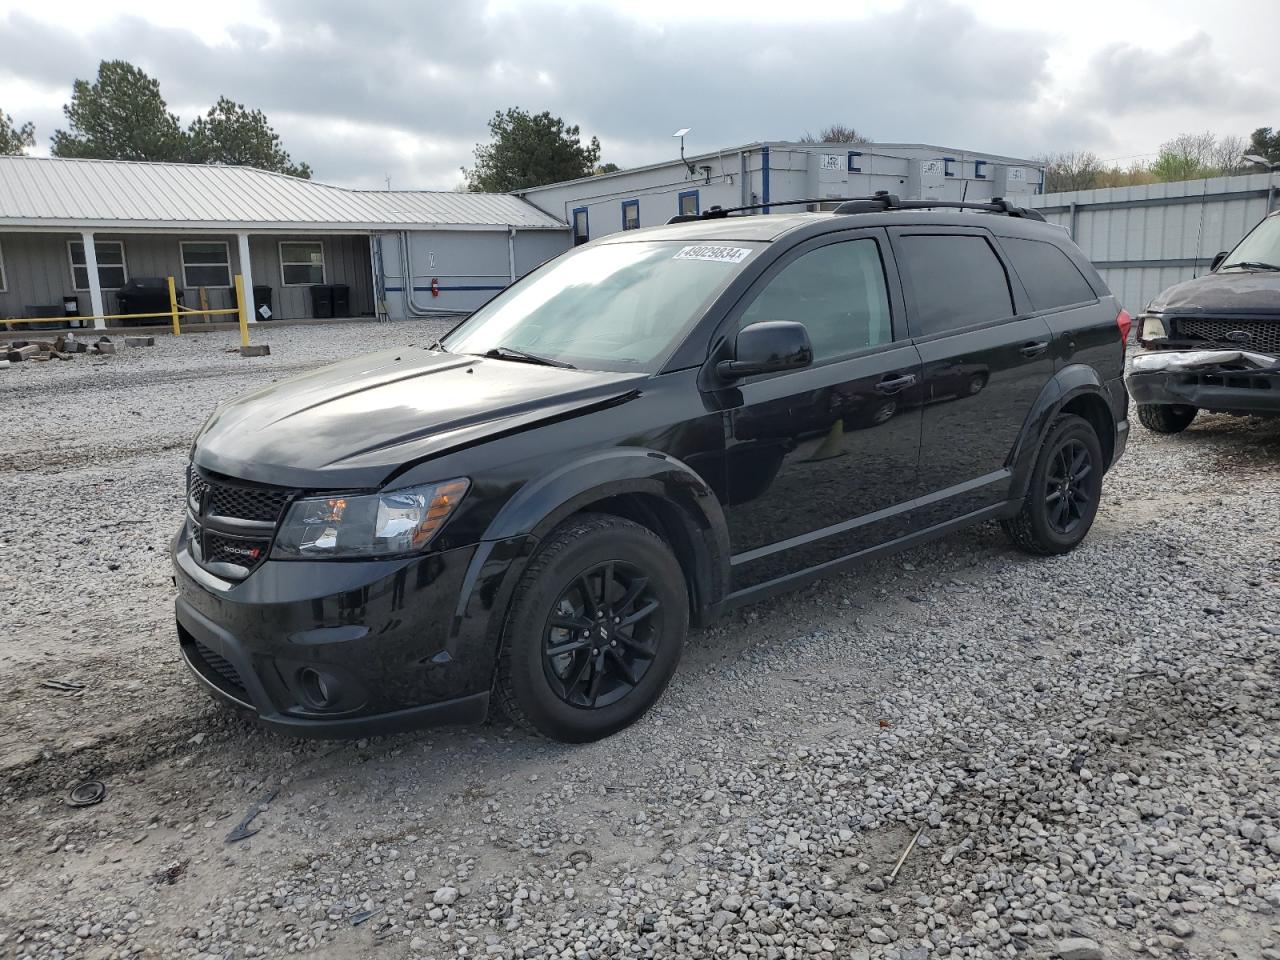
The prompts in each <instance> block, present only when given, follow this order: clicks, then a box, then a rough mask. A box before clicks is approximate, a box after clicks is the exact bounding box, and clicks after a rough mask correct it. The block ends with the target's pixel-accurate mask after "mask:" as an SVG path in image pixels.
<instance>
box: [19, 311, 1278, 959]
mask: <svg viewBox="0 0 1280 960" xmlns="http://www.w3.org/2000/svg"><path fill="white" fill-rule="evenodd" d="M437 330H438V326H428V325H421V324H420V325H412V324H390V325H386V324H384V325H375V324H350V325H332V326H326V327H324V328H323V329H321V328H317V327H291V328H276V329H268V330H263V331H255V334H254V336H255V339H263V340H266V341H267V342H269V343H270V344H271V346H272V349H273V356H271V357H270V358H266V359H253V360H250V359H242V358H240V357H238V356H235V355H232V354H226V353H224V352H223V350H224V349H225V348H226V347H229V346H233V345H234V343H235V339H234V334H225V335H224V334H217V333H209V334H204V335H201V336H189V337H184V338H182V339H181V340H180V341H174V340H170V339H168V338H163V339H161V340H159V341H158V345H157V346H156V347H155V348H152V349H145V350H144V349H141V348H139V349H135V350H131V351H125V352H123V353H122V354H121V355H120V356H117V357H114V358H104V359H102V360H97V361H95V360H90V359H87V358H85V357H80V358H78V359H77V360H76V361H75V362H73V363H69V364H54V363H48V364H40V365H37V364H30V363H28V364H23V365H21V367H15V368H13V369H10V370H6V371H0V399H2V400H3V402H4V405H5V410H6V411H7V413H8V416H7V418H6V419H7V422H8V424H9V429H8V430H7V431H6V432H5V435H4V437H3V439H0V498H2V499H3V502H4V503H5V504H6V506H7V509H6V511H5V512H4V514H3V517H2V518H0V553H2V555H3V557H4V563H3V566H2V568H0V598H3V602H4V605H5V623H6V627H7V630H6V634H5V640H4V642H3V643H2V644H0V771H3V782H2V783H0V957H72V956H75V957H90V958H107V957H128V956H143V957H148V958H152V957H154V958H161V957H196V956H199V957H201V958H202V960H203V958H209V960H212V958H241V957H255V956H259V957H277V956H283V955H286V954H289V953H294V952H306V953H308V954H309V955H311V956H315V957H325V958H330V957H335V958H336V957H365V956H371V955H377V956H388V957H433V958H444V957H464V956H466V957H470V956H481V955H483V956H495V957H548V958H550V957H564V958H571V960H585V958H603V957H623V956H626V957H632V956H634V957H647V956H673V955H682V956H688V957H723V958H726V960H796V958H813V960H847V958H863V957H886V958H898V960H925V958H930V957H946V956H950V957H1016V956H1022V957H1030V958H1049V957H1053V956H1060V957H1062V958H1064V960H1083V958H1088V957H1108V958H1110V957H1129V956H1142V955H1151V956H1155V957H1166V956H1167V957H1196V958H1214V957H1237V958H1250V960H1252V958H1265V960H1280V732H1278V731H1280V728H1278V727H1277V720H1280V695H1278V694H1277V689H1278V681H1280V554H1278V552H1277V538H1276V533H1275V530H1276V521H1277V517H1278V516H1280V471H1277V464H1278V463H1280V423H1276V422H1271V423H1261V422H1257V421H1253V422H1246V421H1237V420H1232V419H1229V418H1222V417H1203V418H1202V419H1201V420H1198V421H1197V422H1196V424H1195V425H1194V426H1193V427H1192V429H1191V430H1190V431H1189V432H1188V433H1186V434H1184V435H1183V436H1181V437H1176V438H1164V437H1155V436H1153V435H1151V434H1148V433H1146V432H1145V431H1142V430H1140V429H1137V430H1135V435H1134V437H1133V440H1132V442H1131V444H1130V449H1129V452H1128V454H1127V455H1126V457H1125V458H1124V459H1123V460H1122V461H1121V463H1120V465H1119V466H1118V467H1117V469H1116V470H1115V471H1114V473H1113V474H1111V475H1110V476H1109V477H1108V481H1107V496H1106V501H1105V505H1104V507H1103V509H1102V511H1101V513H1100V515H1099V518H1098V522H1097V525H1096V526H1095V529H1094V531H1093V533H1092V534H1091V536H1090V538H1089V540H1088V541H1087V542H1086V544H1085V545H1084V546H1083V547H1082V548H1081V549H1079V550H1078V551H1076V552H1075V553H1073V554H1072V555H1070V556H1067V557H1063V558H1057V559H1051V560H1035V559H1030V558H1027V557H1024V556H1022V555H1020V554H1017V553H1014V552H1013V551H1012V550H1011V549H1010V548H1009V547H1008V546H1007V545H1006V544H1005V543H1004V541H1003V539H1002V538H1001V536H1000V535H999V532H998V530H996V529H995V528H993V527H983V528H979V529H977V530H974V531H969V532H966V533H962V534H959V535H956V536H953V537H951V538H949V539H947V540H944V541H941V542H939V543H936V544H932V545H930V546H927V547H924V548H920V549H917V550H914V551H912V552H910V553H906V554H902V555H900V556H899V557H896V558H894V559H893V560H891V561H889V562H886V563H882V564H879V565H877V566H876V567H874V568H871V569H866V570H862V571H858V572H855V573H852V574H849V575H846V576H841V577H836V578H832V579H830V580H827V581H823V582H821V583H818V584H815V585H813V586H811V587H809V588H807V589H805V590H803V591H801V592H799V593H796V594H792V595H790V596H787V597H784V598H781V599H779V600H776V601H772V602H770V603H765V604H759V605H756V606H754V607H751V608H748V609H746V610H744V611H742V612H740V613H738V614H735V615H734V616H733V617H731V618H729V619H728V620H726V621H724V622H722V623H721V624H719V625H717V626H716V627H714V628H713V629H710V630H707V631H703V632H701V633H699V634H696V635H695V636H694V637H693V638H692V640H691V643H690V646H689V649H688V651H687V654H686V658H685V661H684V663H683V664H682V666H681V669H680V671H679V673H678V674H677V677H676V680H675V682H674V683H673V684H672V687H671V689H670V691H669V692H668V693H667V694H666V696H665V697H664V698H663V700H662V701H661V703H660V704H659V705H658V707H657V708H656V709H655V710H654V711H652V713H651V714H650V715H649V716H648V717H647V718H646V719H645V720H643V721H642V722H640V723H639V724H637V725H636V726H635V727H633V728H631V729H629V730H626V731H624V732H622V733H620V734H618V735H617V736H614V737H612V738H610V739H609V740H607V741H605V742H603V743H598V744H592V745H589V746H582V747H565V746H560V745H552V744H548V743H545V742H541V741H538V740H535V739H533V738H531V737H529V736H526V735H525V734H523V733H521V732H519V731H516V730H513V729H510V728H509V727H508V726H506V725H504V724H502V723H497V724H491V725H488V726H484V727H475V728H466V729H444V730H434V731H428V732H426V733H422V734H412V735H404V736H399V737H392V738H385V739H377V740H371V741H359V742H355V743H316V742H304V741H294V740H288V739H285V738H282V737H279V736H276V735H272V734H267V733H264V732H262V731H260V730H258V729H256V728H254V727H252V726H250V725H248V724H247V723H245V722H244V721H242V720H239V719H237V718H235V717H233V716H229V715H227V714H225V713H224V712H223V711H221V710H218V709H216V708H214V707H213V705H212V704H211V703H210V702H209V701H208V700H207V699H206V698H205V697H204V696H203V694H201V693H200V691H199V690H198V689H197V688H196V686H195V683H194V682H193V681H192V680H190V679H188V677H187V676H186V675H185V672H184V670H183V668H182V667H181V665H180V663H179V660H178V656H177V649H176V644H175V642H174V640H173V637H172V625H171V607H170V604H171V600H172V588H171V585H170V582H169V573H168V570H167V563H166V560H165V556H164V551H165V546H166V542H167V539H168V537H169V535H170V533H171V531H172V529H173V528H174V527H176V524H177V522H178V517H179V515H180V511H181V499H182V496H181V474H182V466H183V462H184V458H185V455H186V448H187V444H188V443H189V439H190V437H191V435H192V434H193V433H194V432H195V430H196V429H197V428H198V427H199V425H200V423H201V421H202V420H203V419H204V417H205V416H206V415H207V414H208V412H209V411H210V409H211V408H212V406H213V404H214V402H215V401H216V399H217V398H219V397H221V396H225V395H229V394H232V393H235V392H239V391H242V390H245V389H248V388H249V387H251V386H254V385H257V384H261V383H263V382H265V381H268V380H270V379H275V378H278V377H282V376H287V375H289V374H291V373H295V372H298V371H300V370H303V369H306V368H308V367H310V366H313V365H315V364H317V363H319V362H322V361H324V360H327V359H329V358H331V357H338V356H341V355H342V354H344V353H346V352H348V351H351V350H361V349H374V348H376V347H379V346H383V345H387V344H397V343H404V344H412V343H424V342H426V341H427V340H428V339H429V337H430V336H431V335H433V334H434V333H435V332H437ZM15 413H16V416H15V415H14V414H15ZM45 681H60V682H61V683H62V686H63V687H64V688H66V689H56V688H54V687H50V686H45V685H44V682H45ZM86 776H96V777H98V778H99V779H102V780H103V781H105V783H106V785H107V790H108V793H107V797H106V799H105V801H104V802H103V803H101V804H100V805H98V806H94V807H88V808H84V809H73V808H69V807H67V806H66V805H65V804H64V802H63V796H64V793H65V790H66V789H67V787H68V786H70V785H71V784H72V783H74V782H76V781H77V780H79V779H81V778H83V777H86ZM268 798H271V799H268ZM253 809H257V810H259V811H260V812H259V813H258V816H257V818H256V819H255V820H254V822H253V826H254V827H256V828H259V830H260V832H258V833H257V834H255V835H254V836H253V837H251V838H250V839H248V840H244V841H242V842H239V843H233V844H228V843H226V842H224V840H225V837H226V835H227V834H228V832H229V831H230V830H231V828H232V827H233V826H234V825H235V824H236V823H237V822H238V821H239V820H240V818H241V817H243V816H244V815H245V813H246V811H248V810H253ZM913 839H914V840H915V843H914V847H911V841H912V840H913ZM908 848H910V852H909V853H907V854H906V856H905V859H904V860H903V862H902V864H901V867H900V869H899V871H898V872H897V875H896V876H894V875H893V871H894V868H895V865H896V864H897V863H898V861H899V859H900V857H902V855H903V853H904V851H907V850H908Z"/></svg>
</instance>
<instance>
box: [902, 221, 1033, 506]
mask: <svg viewBox="0 0 1280 960" xmlns="http://www.w3.org/2000/svg"><path fill="white" fill-rule="evenodd" d="M891 232H892V235H893V244H894V249H895V251H896V253H897V260H898V266H899V269H900V270H901V275H902V283H903V289H904V293H905V296H906V301H907V314H908V318H909V320H908V322H909V325H910V332H911V336H912V339H913V340H914V342H915V344H916V346H917V348H918V349H919V351H920V359H921V361H922V363H923V374H924V380H923V386H924V395H923V397H922V401H923V404H924V406H923V408H922V420H921V438H920V474H919V488H918V489H919V490H920V491H921V492H929V493H933V492H939V491H947V495H946V496H944V497H942V498H940V499H939V500H938V501H937V502H935V503H934V504H933V505H932V507H931V508H930V509H931V514H932V515H930V516H928V517H923V518H921V519H922V520H924V521H925V522H926V523H928V524H932V523H938V522H942V521H944V520H946V519H949V518H950V517H955V516H962V515H964V514H966V513H970V512H972V511H974V510H978V509H981V508H982V507H986V506H990V505H992V504H995V503H998V502H1000V501H1002V500H1004V499H1007V497H1008V496H1009V484H1010V480H1011V474H1010V471H1009V459H1010V454H1011V453H1012V451H1013V448H1014V445H1015V444H1016V443H1017V440H1018V436H1019V434H1020V432H1021V430H1022V424H1023V420H1024V419H1025V417H1026V414H1027V411H1028V410H1030V409H1031V407H1032V405H1033V404H1034V402H1035V400H1036V397H1037V396H1039V394H1040V391H1041V390H1042V389H1043V387H1044V385H1045V384H1046V383H1047V382H1048V380H1049V379H1050V377H1052V376H1053V358H1052V355H1051V353H1050V350H1049V341H1050V331H1049V327H1048V324H1047V323H1046V322H1045V320H1044V319H1043V318H1042V317H1038V316H1026V315H1025V314H1024V315H1020V314H1019V313H1018V310H1017V307H1016V306H1015V300H1014V295H1013V289H1012V286H1011V283H1010V271H1009V268H1008V265H1007V264H1006V263H1005V261H1004V260H1003V258H1002V254H1001V253H1000V251H999V248H998V247H997V245H996V244H995V243H993V241H992V238H991V236H990V235H989V234H988V233H987V232H986V231H985V230H983V229H980V228H973V229H947V228H929V229H928V230H927V231H924V230H918V229H913V228H894V229H893V230H892V231H891Z"/></svg>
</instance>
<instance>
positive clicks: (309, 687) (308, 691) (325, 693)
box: [298, 667, 338, 707]
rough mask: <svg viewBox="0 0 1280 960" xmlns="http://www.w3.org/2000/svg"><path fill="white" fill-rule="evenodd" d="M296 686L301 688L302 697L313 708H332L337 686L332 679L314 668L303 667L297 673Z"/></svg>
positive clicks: (335, 698) (336, 696)
mask: <svg viewBox="0 0 1280 960" xmlns="http://www.w3.org/2000/svg"><path fill="white" fill-rule="evenodd" d="M298 685H299V686H300V687H301V688H302V695H303V696H304V697H306V698H307V700H308V701H309V703H310V705H311V706H313V707H328V706H332V705H333V702H334V701H335V700H337V698H338V691H337V684H336V682H335V681H334V679H333V677H331V676H329V675H328V674H326V673H321V672H320V671H319V670H316V669H315V668H314V667H303V668H302V669H301V670H299V671H298Z"/></svg>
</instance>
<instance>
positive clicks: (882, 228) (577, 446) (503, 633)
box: [172, 197, 1129, 741]
mask: <svg viewBox="0 0 1280 960" xmlns="http://www.w3.org/2000/svg"><path fill="white" fill-rule="evenodd" d="M909 206H911V205H910V204H909V203H899V202H897V201H896V200H895V198H892V197H877V198H865V199H862V200H857V201H852V202H850V203H848V204H845V205H843V206H841V207H840V208H839V209H838V210H837V211H836V212H835V213H809V214H796V215H792V214H775V215H771V216H726V215H725V214H726V213H727V211H708V212H707V213H704V214H702V215H700V216H696V217H685V218H681V219H684V220H687V221H691V222H680V223H673V224H671V225H668V226H664V227H656V228H653V229H648V230H635V231H627V232H626V233H620V234H616V235H614V236H610V237H607V238H603V239H601V240H597V241H595V242H593V243H589V244H585V245H583V246H579V247H577V248H575V249H574V250H573V251H571V252H569V253H566V254H565V255H563V256H561V257H559V258H557V259H555V260H553V261H551V262H550V263H548V264H545V265H544V266H542V267H541V268H539V269H538V270H536V271H535V272H534V273H532V274H531V275H529V276H528V277H526V278H524V279H523V280H521V281H519V282H517V283H516V284H514V285H513V286H511V287H510V288H508V289H507V290H506V291H504V292H503V293H501V294H499V295H498V296H497V297H496V298H495V299H494V300H492V301H491V302H490V303H489V304H487V305H486V306H484V307H482V308H481V309H480V310H479V311H477V312H476V313H474V314H473V315H472V316H471V317H469V318H468V319H467V320H465V321H464V322H463V323H462V324H461V325H460V326H458V327H457V328H456V329H455V330H454V331H453V332H451V333H450V334H448V335H447V336H445V337H444V338H443V339H442V340H441V341H440V342H439V343H432V344H430V345H429V346H419V347H408V346H406V347H402V348H400V349H395V350H385V351H383V352H381V353H375V354H372V355H370V356H365V357H358V358H354V359H350V360H346V361H344V362H341V363H338V364H335V365H333V366H329V367H325V368H323V369H318V370H315V371H312V372H310V373H307V374H305V375H303V376H300V377H297V378H296V379H292V380H288V381H284V382H280V383H275V384H272V385H270V386H267V387H264V388H263V389H260V390H258V391H256V392H254V393H250V394H248V395H246V396H242V397H239V398H237V399H234V400H231V401H229V402H226V403H224V404H222V405H221V406H219V407H218V409H217V410H216V411H215V412H214V413H213V415H212V416H211V417H210V418H209V421H208V422H207V423H206V424H205V425H204V427H203V428H202V429H201V431H200V433H199V435H198V436H197V438H196V440H195V443H194V444H193V446H192V450H191V462H190V465H189V467H188V480H187V511H186V517H185V520H184V522H183V524H182V528H181V530H180V531H179V532H178V534H177V535H176V537H175V538H174V541H173V545H172V553H173V563H174V568H175V576H176V581H177V585H178V599H177V611H176V612H177V632H178V638H179V641H180V644H181V650H182V655H183V657H184V659H185V660H186V662H187V664H188V665H189V666H190V668H191V669H192V670H193V671H194V672H195V674H196V676H197V677H199V678H200V680H201V681H202V682H203V683H204V684H205V686H207V688H208V689H209V691H210V692H211V693H212V694H213V695H214V696H215V697H217V698H219V699H221V700H224V701H226V702H228V703H231V704H234V705H236V706H238V707H240V708H243V709H244V710H247V711H250V712H252V713H253V714H254V715H256V716H257V717H258V718H259V719H260V720H261V721H262V722H263V723H265V724H266V725H268V726H270V727H272V728H275V729H279V730H284V731H287V732H292V733H298V734H316V735H327V736H344V735H355V734H364V733H367V732H377V731H384V730H391V729H397V728H403V727H408V726H414V725H418V724H426V723H433V722H442V721H477V720H480V719H482V718H483V717H484V716H485V715H486V713H487V712H488V711H489V708H490V706H491V705H492V704H500V705H501V707H502V709H503V711H504V712H505V713H506V714H507V715H508V716H509V717H510V718H512V719H513V720H514V721H516V722H518V723H520V724H523V725H525V726H528V727H530V728H532V729H534V730H536V731H539V732H541V733H543V734H545V735H547V736H550V737H554V738H558V739H561V740H566V741H585V740H592V739H596V738H599V737H602V736H605V735H607V734H609V733H611V732H613V731H615V730H618V729H619V728H621V727H623V726H625V725H627V724H629V723H631V722H632V721H633V720H635V719H636V718H637V717H639V716H640V715H641V714H643V713H644V712H645V710H647V709H648V708H649V706H650V705H651V704H653V702H654V701H655V700H656V699H657V698H658V696H659V695H660V694H661V692H662V690H663V689H664V687H665V686H666V685H667V682H668V681H669V680H670V679H671V676H672V674H673V672H674V671H675V669H676V664H677V662H678V661H679V659H680V653H681V649H682V646H683V644H684V641H685V634H686V632H687V630H688V628H689V626H690V625H691V624H693V625H701V624H706V623H708V622H709V621H711V620H712V619H713V618H715V617H716V616H717V615H719V614H722V613H724V612H725V611H728V610H731V609H733V608H734V607H736V606H738V605H740V604H743V603H746V602H749V601H752V600H756V599H759V598H761V597H764V596H766V595H768V594H770V593H772V592H775V591H778V590H784V589H788V588H792V587H795V586H796V585H798V584H800V583H803V582H805V581H806V580H808V579H810V578H813V577H817V576H823V575H826V574H830V573H832V572H834V571H836V570H839V569H841V568H842V567H844V566H845V565H847V564H849V563H852V562H855V561H860V560H867V559H869V558H874V557H879V556H883V555H884V554H886V553H887V552H890V551H894V550H899V549H902V548H905V547H909V546H912V545H915V544H918V543H921V542H922V541H925V540H928V539H931V538H933V537H937V536H941V535H943V534H946V533H948V532H951V531H954V530H957V529H959V528H961V527H965V526H968V525H971V524H974V523H979V522H982V521H988V520H999V521H1001V522H1002V523H1003V524H1004V526H1005V529H1006V530H1007V532H1008V533H1009V535H1010V537H1011V538H1012V540H1013V541H1014V543H1015V544H1017V545H1018V546H1020V547H1022V548H1023V549H1025V550H1027V551H1030V552H1033V553H1039V554H1057V553H1063V552H1065V551H1067V550H1070V549H1072V548H1073V547H1075V546H1076V545H1077V544H1078V543H1080V541H1081V540H1082V539H1083V538H1084V536H1085V534H1086V533H1087V532H1088V530H1089V528H1090V525H1091V524H1092V522H1093V518H1094V515H1095V512H1096V511H1097V509H1098V501H1099V498H1100V495H1101V492H1102V478H1103V474H1104V472H1105V471H1106V470H1107V469H1108V468H1109V467H1110V466H1111V465H1112V464H1113V463H1114V462H1115V460H1116V458H1117V457H1119V456H1120V454H1121V452H1122V451H1123V449H1124V446H1125V439H1126V437H1127V432H1128V422H1127V421H1126V419H1125V417H1126V410H1127V405H1128V397H1127V395H1126V393H1125V390H1124V381H1123V356H1124V348H1123V343H1124V340H1125V338H1126V336H1127V334H1128V328H1129V317H1128V315H1127V314H1125V313H1124V312H1123V311H1122V310H1120V308H1119V307H1118V306H1117V305H1116V302H1115V299H1114V298H1113V297H1112V295H1111V293H1110V292H1109V291H1108V290H1107V288H1106V286H1105V285H1104V284H1103V282H1102V280H1101V279H1100V278H1099V277H1098V274H1097V273H1096V272H1095V271H1094V270H1093V268H1092V267H1091V266H1090V265H1089V263H1088V261H1087V260H1086V259H1085V258H1084V256H1083V255H1082V254H1081V253H1080V251H1079V250H1078V249H1077V248H1076V247H1075V246H1074V245H1073V244H1072V243H1071V241H1070V240H1069V239H1068V238H1067V236H1066V234H1065V233H1064V232H1063V231H1062V230H1060V229H1058V228H1054V227H1051V226H1049V225H1047V224H1045V223H1043V222H1042V221H1041V220H1040V218H1039V217H1038V216H1037V215H1035V214H1034V213H1032V212H1028V211H1021V210H1018V209H1017V208H1013V207H1009V206H1007V205H1005V204H1003V203H993V204H985V205H973V204H967V205H965V206H967V207H973V206H977V207H978V209H977V210H975V211H968V210H966V211H963V212H961V211H948V212H937V211H929V210H919V209H908V207H909Z"/></svg>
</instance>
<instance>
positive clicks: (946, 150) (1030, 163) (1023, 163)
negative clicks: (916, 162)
mask: <svg viewBox="0 0 1280 960" xmlns="http://www.w3.org/2000/svg"><path fill="white" fill-rule="evenodd" d="M762 147H768V148H769V149H771V150H818V149H828V150H831V149H839V150H853V149H855V148H857V149H861V150H862V152H863V153H864V154H868V155H871V156H876V157H894V158H895V159H899V160H905V159H909V158H906V157H897V156H895V154H894V153H893V151H894V150H927V151H932V152H934V153H937V154H938V156H939V157H941V156H948V157H954V158H956V159H964V160H972V159H974V158H977V159H979V160H990V161H992V162H994V163H1003V164H1006V165H1011V166H1019V167H1037V168H1039V167H1041V166H1043V163H1042V162H1041V161H1038V160H1025V159H1022V158H1020V157H1006V156H1003V155H1001V154H998V153H985V152H983V151H981V150H961V149H959V148H958V147H939V146H937V145H935V144H931V143H801V142H800V141H799V140H761V141H755V142H753V143H744V144H741V145H739V146H736V147H721V148H720V149H719V150H709V151H707V152H706V153H698V154H689V155H688V156H687V157H686V158H685V159H684V160H681V159H680V158H679V157H673V158H672V159H670V160H660V161H658V162H657V163H646V164H642V165H641V166H638V167H627V168H626V169H624V170H615V171H613V172H612V173H595V174H592V175H591V176H588V177H578V178H577V179H575V180H560V181H558V182H556V183H543V184H539V185H538V186H536V187H525V188H523V189H521V190H515V191H512V192H513V193H514V194H515V195H516V196H519V197H523V196H524V195H525V194H529V193H537V192H538V191H539V190H547V189H550V188H552V187H564V186H568V185H570V184H574V183H585V182H587V181H588V180H609V179H612V178H614V177H625V176H627V175H628V174H633V173H644V172H645V171H647V170H661V169H663V168H664V167H681V166H686V165H687V164H690V163H692V164H694V165H696V164H697V163H698V161H700V160H713V159H716V158H723V156H724V155H725V154H735V153H740V152H742V151H744V150H759V149H761V148H762Z"/></svg>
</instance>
